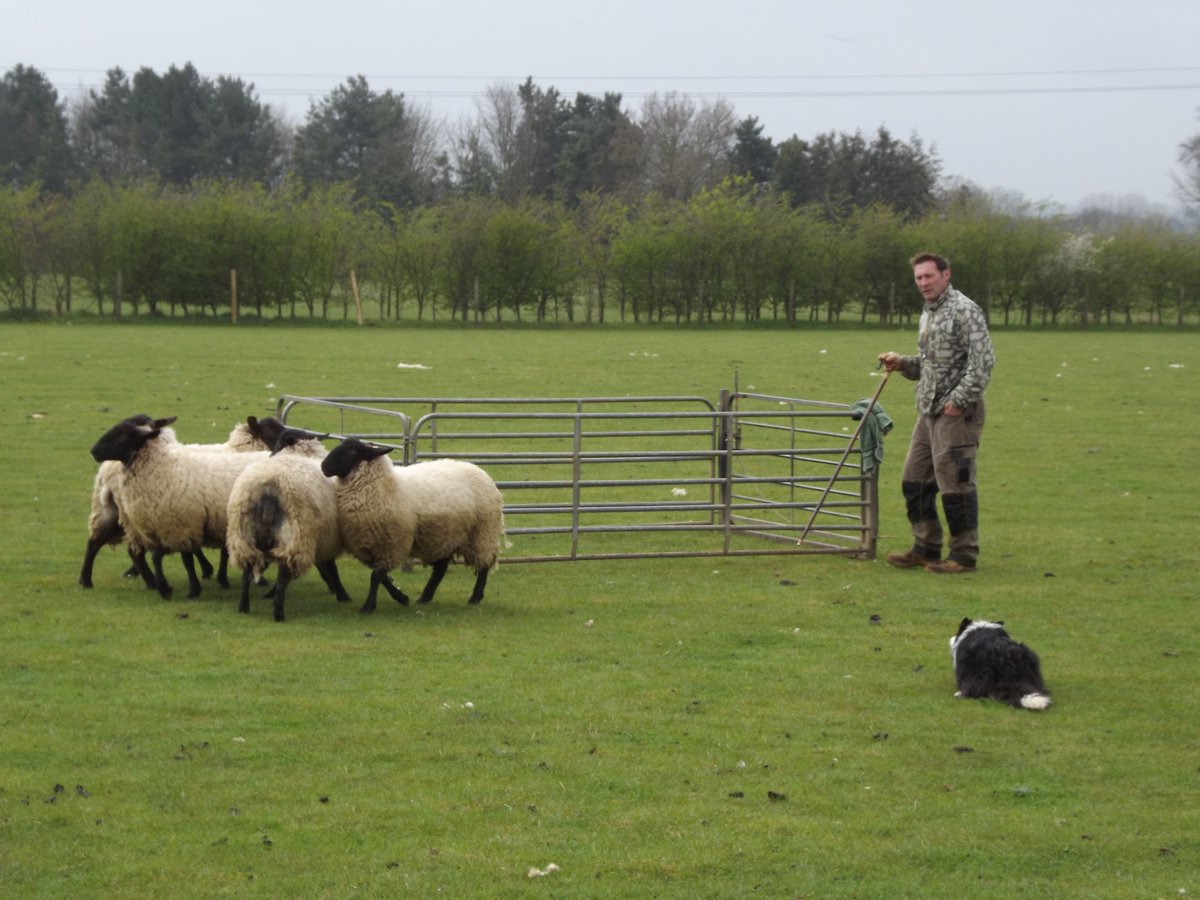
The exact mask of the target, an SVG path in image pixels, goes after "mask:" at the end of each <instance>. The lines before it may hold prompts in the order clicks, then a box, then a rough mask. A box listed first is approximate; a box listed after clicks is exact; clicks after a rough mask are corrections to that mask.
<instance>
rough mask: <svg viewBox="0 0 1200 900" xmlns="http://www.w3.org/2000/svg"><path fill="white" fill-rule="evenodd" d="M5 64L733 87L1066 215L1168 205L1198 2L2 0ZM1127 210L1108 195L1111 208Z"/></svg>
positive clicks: (743, 110)
mask: <svg viewBox="0 0 1200 900" xmlns="http://www.w3.org/2000/svg"><path fill="white" fill-rule="evenodd" d="M4 20H5V21H4V27H3V29H2V31H0V68H2V70H3V71H5V72H7V71H9V70H10V69H11V68H12V67H13V66H15V65H17V64H18V63H23V64H25V65H28V66H33V67H34V68H36V69H38V70H40V71H41V72H42V73H43V74H45V75H46V77H47V78H48V79H49V80H50V81H51V82H52V83H53V84H54V85H55V87H56V88H57V89H58V91H59V96H60V97H61V98H63V99H66V100H71V99H73V98H74V97H76V96H77V95H78V94H79V92H80V90H81V89H85V88H89V87H98V86H100V85H101V84H102V83H103V80H104V73H105V72H106V71H107V70H108V69H110V68H112V67H114V66H120V67H121V68H123V69H124V70H125V71H126V72H129V73H131V74H132V73H133V72H135V71H137V70H138V69H139V68H141V67H143V66H148V67H150V68H152V69H154V70H155V71H157V72H159V73H161V72H164V71H165V70H166V69H167V68H168V67H169V66H171V65H179V66H181V65H183V64H184V63H187V62H191V63H192V64H193V65H194V66H195V67H196V68H197V69H198V70H199V71H200V72H201V73H202V74H204V75H206V76H209V77H213V78H215V77H216V76H218V75H231V76H237V77H240V78H242V79H244V80H245V81H247V82H252V83H253V84H254V85H255V89H256V93H257V95H258V97H259V99H260V100H262V101H263V102H265V103H270V104H272V105H274V106H276V107H280V108H282V109H283V110H284V111H285V112H286V113H287V115H288V118H289V119H291V120H292V121H294V122H296V123H300V122H302V121H303V118H304V115H305V113H306V112H307V110H308V107H309V103H310V102H311V101H313V100H318V99H320V98H321V97H323V96H324V95H326V94H327V93H328V92H329V91H330V90H331V89H332V88H334V87H335V86H337V85H338V84H341V83H343V82H344V81H345V80H346V78H348V77H350V76H352V75H359V74H361V75H364V76H366V78H367V80H368V82H369V83H370V85H371V87H372V88H373V89H374V90H376V91H383V90H386V89H391V90H393V91H395V92H397V93H402V94H404V95H405V97H407V98H409V99H410V100H412V101H413V102H415V103H417V104H419V105H421V106H424V107H426V108H427V109H429V111H430V112H432V113H433V114H434V115H435V116H438V117H444V118H445V119H447V120H448V121H449V122H450V123H454V122H456V121H457V120H458V119H459V118H461V117H462V116H464V115H467V116H473V115H474V110H475V106H474V99H475V98H477V97H478V96H479V95H480V94H481V93H482V92H483V90H484V89H485V88H487V87H488V86H489V85H495V84H497V83H507V84H511V85H516V84H519V83H520V82H522V81H524V80H525V78H526V77H530V76H531V77H532V78H533V79H534V82H535V83H536V84H537V85H539V86H540V87H543V88H548V87H555V88H557V89H558V90H559V91H560V93H562V95H563V96H564V97H566V98H568V99H571V98H573V97H574V96H575V94H576V93H577V92H584V93H589V94H595V95H600V94H603V93H604V92H606V91H612V92H619V93H621V94H622V95H623V96H624V98H625V100H624V102H625V107H626V108H627V109H628V110H629V111H630V112H631V113H633V114H634V115H635V116H636V114H637V112H638V110H639V109H640V107H641V103H642V100H643V98H644V97H645V96H646V95H647V94H650V93H654V92H658V93H660V94H662V93H667V92H671V91H675V92H678V93H686V94H689V95H693V96H695V97H696V98H697V99H698V100H700V99H709V100H711V99H715V98H716V97H724V98H725V99H726V100H728V101H729V102H730V103H731V104H732V105H733V107H734V110H735V111H736V114H737V117H738V118H739V119H742V118H745V117H747V116H755V117H757V118H758V120H759V122H760V123H761V124H762V125H764V126H765V133H766V134H767V135H768V136H770V137H771V138H772V139H774V140H775V141H776V142H779V141H782V140H785V139H787V138H789V137H791V136H792V135H796V136H799V137H801V138H811V137H813V136H815V135H817V134H821V133H823V132H828V131H839V132H853V131H856V130H861V131H863V133H864V134H865V135H867V136H868V137H870V136H872V135H873V134H874V132H875V130H876V129H877V128H878V127H879V126H880V125H885V126H886V127H887V128H888V129H890V130H891V131H892V133H893V135H894V136H896V137H898V138H902V139H905V140H908V139H909V138H910V137H911V136H912V135H913V134H914V133H915V134H917V135H919V136H920V137H921V139H922V140H923V141H924V142H925V143H926V145H927V146H928V145H933V146H934V147H936V149H937V152H938V155H939V156H940V158H941V160H942V164H943V175H947V176H957V177H960V178H963V179H966V180H968V181H970V182H973V183H975V184H977V185H979V186H981V187H983V188H985V189H988V190H991V189H1002V190H1006V191H1012V192H1017V193H1019V194H1021V195H1023V196H1024V197H1025V198H1026V199H1029V200H1032V201H1049V202H1052V203H1056V204H1059V205H1061V206H1062V207H1063V208H1064V209H1066V210H1068V211H1070V210H1072V209H1074V208H1075V207H1076V206H1077V205H1078V204H1080V203H1081V202H1082V201H1086V200H1094V199H1095V198H1097V197H1102V198H1110V199H1114V200H1116V201H1119V202H1120V201H1124V199H1125V198H1127V197H1141V198H1143V199H1144V200H1145V201H1147V202H1149V203H1151V204H1161V205H1163V206H1165V207H1167V208H1168V209H1170V210H1173V209H1175V208H1176V207H1177V201H1176V200H1175V198H1174V191H1173V184H1172V173H1174V172H1177V171H1178V168H1177V154H1178V148H1179V144H1180V143H1181V142H1182V141H1183V140H1185V139H1186V138H1187V137H1189V136H1190V135H1193V134H1195V133H1197V132H1200V118H1198V117H1197V112H1198V110H1200V53H1198V52H1197V48H1198V47H1200V2H1197V0H1141V2H1130V0H1005V2H1002V3H1000V2H990V0H955V2H944V0H927V2H921V3H903V2H896V0H890V2H889V0H863V2H836V0H824V2H821V3H814V2H807V0H724V2H716V0H687V2H669V3H668V2H658V0H607V2H604V0H601V2H593V3H577V2H572V0H514V2H508V3H504V2H499V0H425V2H421V3H406V2H374V3H368V2H353V0H344V2H340V3H339V2H329V0H324V2H320V3H315V2H310V0H288V2H276V0H241V2H236V3H235V2H228V0H207V2H204V3H197V4H190V5H187V6H182V5H178V4H173V3H167V2H163V0H126V2H122V0H115V2H112V3H98V2H95V0H87V2H81V0H64V2H58V3H50V4H34V3H21V4H15V3H14V4H9V5H8V8H7V9H6V12H5V15H4ZM1118 205H1119V204H1118Z"/></svg>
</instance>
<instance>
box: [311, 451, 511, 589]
mask: <svg viewBox="0 0 1200 900" xmlns="http://www.w3.org/2000/svg"><path fill="white" fill-rule="evenodd" d="M389 451H390V448H388V447H377V446H371V445H369V444H365V443H363V442H362V441H360V440H358V439H356V438H350V439H347V440H345V441H343V442H342V443H341V444H339V445H338V446H337V447H335V448H334V449H333V450H332V451H330V453H329V455H328V456H326V457H325V459H324V460H323V461H322V463H321V471H323V472H324V473H325V474H326V475H328V476H330V477H333V478H336V479H337V503H338V519H339V521H340V522H341V528H342V543H343V545H344V546H345V549H346V552H348V553H350V554H352V555H353V556H354V557H355V558H356V559H358V560H359V561H360V562H362V563H364V564H365V565H367V566H368V567H369V568H370V569H371V587H370V591H369V593H368V594H367V601H366V603H365V604H363V607H362V612H371V611H373V610H374V609H375V599H376V595H377V593H378V591H379V586H380V585H383V586H384V588H385V589H386V590H387V592H388V593H389V594H390V595H391V596H392V598H393V599H394V600H396V601H397V602H398V603H402V604H407V603H408V597H407V596H405V594H404V593H403V592H402V591H401V590H400V589H399V588H397V587H396V586H395V584H394V583H393V582H392V580H391V578H390V577H389V576H388V572H390V571H391V570H392V569H395V568H397V567H399V566H404V565H406V564H407V563H409V561H410V560H412V559H419V560H421V561H422V562H424V563H428V564H430V565H432V567H433V571H432V573H431V574H430V576H429V580H428V581H427V582H426V584H425V588H424V589H423V590H422V591H421V596H420V597H419V598H418V602H419V603H428V602H429V601H430V600H432V599H433V594H434V591H436V590H437V586H438V583H439V582H440V581H441V580H442V576H444V575H445V574H446V569H447V567H448V566H449V564H450V561H451V560H452V559H453V558H454V557H455V556H461V557H462V559H463V561H464V562H465V563H466V564H467V565H469V566H472V567H473V568H474V569H475V588H474V590H473V591H472V592H471V596H470V599H469V602H470V603H479V602H480V601H481V600H482V599H483V592H484V587H485V586H486V585H487V577H488V572H489V571H491V570H492V569H493V568H495V566H496V564H497V562H498V560H499V556H500V544H501V542H502V541H503V539H504V504H503V499H502V498H501V496H500V490H499V488H497V487H496V483H495V482H494V481H492V479H491V477H490V476H489V475H488V474H487V473H486V472H484V471H483V469H481V468H479V467H478V466H476V465H474V464H473V463H469V462H464V461H462V460H453V459H442V460H435V461H432V462H422V463H415V464H413V465H411V466H400V467H397V466H393V465H392V463H391V461H390V460H389V459H387V453H388V452H389Z"/></svg>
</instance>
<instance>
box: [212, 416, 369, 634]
mask: <svg viewBox="0 0 1200 900" xmlns="http://www.w3.org/2000/svg"><path fill="white" fill-rule="evenodd" d="M324 455H325V448H324V446H323V445H322V444H321V441H320V438H319V437H318V436H316V435H312V434H310V433H309V432H305V431H300V430H298V429H294V428H288V429H284V430H283V431H282V432H281V433H280V435H279V438H278V439H277V441H276V444H275V447H274V449H273V450H272V452H271V456H269V457H268V458H266V459H260V460H257V461H255V462H253V463H251V464H250V465H249V466H247V467H246V469H245V471H243V472H242V474H241V475H239V476H238V478H237V481H235V482H234V484H233V490H232V491H231V492H230V495H229V506H228V513H227V518H228V522H229V527H228V531H227V533H226V538H225V543H226V546H227V547H228V549H229V559H230V562H231V563H232V564H233V565H234V566H235V567H237V568H239V569H241V570H242V594H241V598H240V600H239V602H238V612H242V613H248V612H249V611H250V582H251V581H252V580H253V579H255V578H258V577H261V575H262V573H263V570H265V569H266V568H267V566H269V565H270V564H271V563H273V562H274V563H277V564H278V567H279V577H278V579H277V581H276V583H275V587H274V588H273V589H272V591H271V592H270V593H269V594H268V596H273V599H274V615H275V621H276V622H282V621H283V618H284V617H283V607H284V601H285V600H286V598H287V587H288V584H289V583H290V582H291V581H293V580H294V579H296V578H299V577H300V576H301V575H303V574H304V573H305V572H307V571H308V569H309V567H311V566H316V569H317V571H318V572H319V573H320V575H321V577H322V578H323V579H324V581H325V583H326V584H327V585H328V586H329V589H330V590H331V591H333V593H334V594H335V595H336V596H337V599H338V600H339V601H340V602H346V601H349V599H350V596H349V594H347V593H346V589H345V588H344V587H343V586H342V582H341V579H340V577H339V576H338V570H337V562H336V559H337V557H338V556H339V555H341V552H342V540H341V533H340V531H339V530H338V515H337V494H336V490H335V488H334V485H333V482H332V481H330V480H329V479H328V478H326V477H325V476H324V475H323V474H322V472H321V458H322V457H324Z"/></svg>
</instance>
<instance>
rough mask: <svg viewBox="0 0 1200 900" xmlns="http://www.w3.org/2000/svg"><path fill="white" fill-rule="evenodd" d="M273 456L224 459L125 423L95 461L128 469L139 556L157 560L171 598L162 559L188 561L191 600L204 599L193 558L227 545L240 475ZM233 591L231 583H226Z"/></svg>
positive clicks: (126, 487) (126, 504)
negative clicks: (170, 555) (171, 555)
mask: <svg viewBox="0 0 1200 900" xmlns="http://www.w3.org/2000/svg"><path fill="white" fill-rule="evenodd" d="M268 455H269V454H268V452H267V451H265V450H263V451H257V452H253V451H252V452H246V453H219V452H213V451H211V450H198V449H195V448H189V447H186V446H183V445H181V444H179V443H178V442H177V441H176V440H175V439H174V437H173V436H172V434H171V433H170V429H167V428H165V427H160V426H158V425H156V424H153V423H152V424H151V425H149V426H146V425H135V424H133V423H131V422H119V423H117V424H116V425H114V426H113V427H112V428H110V429H109V430H108V431H107V432H105V433H104V435H102V436H101V438H100V439H99V440H98V441H97V442H96V444H95V445H94V446H93V447H92V458H93V459H95V460H96V462H104V461H105V460H115V461H117V462H120V463H121V464H122V465H123V466H124V472H123V479H122V482H121V488H120V492H119V497H118V506H119V509H120V524H121V525H122V527H123V528H124V529H125V532H126V535H127V537H128V540H129V544H130V546H131V547H133V548H134V549H135V550H138V551H146V550H152V551H155V553H154V561H155V568H154V580H155V585H156V587H157V588H158V591H159V593H160V594H161V595H162V596H163V597H164V598H165V597H169V596H170V595H171V586H170V585H169V584H168V583H167V580H166V576H165V575H164V574H163V572H162V553H164V552H171V551H179V552H180V553H181V554H183V562H184V568H185V569H186V570H187V575H188V597H189V598H192V597H198V596H199V595H200V582H199V579H197V578H196V572H195V567H194V565H193V561H192V557H191V554H192V553H195V552H196V551H197V550H199V549H200V548H201V547H202V546H216V547H222V546H224V543H225V527H226V518H225V516H226V510H227V506H228V503H229V492H230V490H231V489H232V487H233V483H234V481H235V480H236V479H237V476H238V475H239V474H241V472H242V470H243V469H245V468H246V466H248V465H249V464H250V463H252V462H254V461H255V460H256V459H265V458H266V457H267V456H268ZM226 584H227V582H226Z"/></svg>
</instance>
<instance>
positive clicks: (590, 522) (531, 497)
mask: <svg viewBox="0 0 1200 900" xmlns="http://www.w3.org/2000/svg"><path fill="white" fill-rule="evenodd" d="M851 411H852V407H850V406H848V405H846V404H843V403H827V402H821V401H815V400H802V399H798V398H793V397H777V396H771V395H767V394H756V393H745V392H739V391H721V393H720V395H719V398H718V400H717V402H716V403H713V402H711V401H709V400H707V399H705V398H703V397H689V396H661V397H656V396H652V397H581V398H547V397H542V398H448V397H444V398H429V397H423V398H422V397H299V396H291V395H285V396H283V397H281V398H280V399H279V402H278V407H277V415H278V417H279V418H280V420H281V421H283V422H285V423H287V424H289V425H292V426H294V427H301V428H308V429H312V430H315V431H321V432H326V433H329V434H330V436H331V437H336V438H342V437H358V438H362V439H364V440H370V441H373V442H376V443H379V444H386V445H390V446H392V447H394V448H395V449H396V453H395V454H394V456H393V459H394V460H395V462H396V463H397V464H400V465H407V464H412V463H415V462H420V461H423V460H431V459H443V458H454V459H465V460H469V461H470V462H473V463H476V464H477V465H479V466H482V467H483V468H484V469H486V470H487V471H488V473H489V474H490V475H491V476H492V478H493V479H494V480H495V481H496V484H497V485H498V486H499V487H500V489H501V491H502V492H503V494H504V504H505V505H504V515H505V524H506V532H507V541H508V546H507V547H506V549H505V551H504V553H503V555H502V560H503V562H504V563H505V564H508V563H515V562H548V561H553V560H591V559H620V558H642V557H696V556H756V555H796V554H842V555H849V556H855V557H863V558H874V556H875V547H876V538H877V536H878V523H879V517H878V507H879V503H878V473H877V470H875V468H874V467H873V466H872V467H868V468H869V469H870V471H864V469H863V455H862V452H861V448H860V447H859V446H857V445H854V446H851V441H852V440H853V437H854V434H855V430H856V427H857V422H856V421H855V420H854V419H853V418H852V416H851ZM843 458H845V463H844V464H843V465H841V466H840V467H839V463H840V462H841V461H842V460H843ZM835 474H836V479H835V480H834V482H833V483H832V484H830V478H831V477H833V476H834V475H835ZM806 531H807V534H806V533H805V532H806ZM801 535H804V540H803V543H799V542H798V539H799V538H800V537H801Z"/></svg>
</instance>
